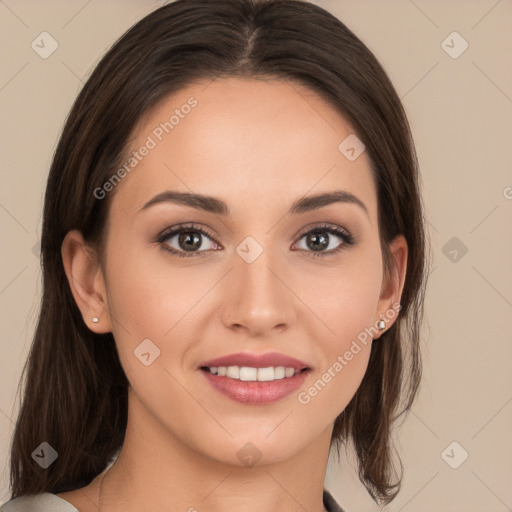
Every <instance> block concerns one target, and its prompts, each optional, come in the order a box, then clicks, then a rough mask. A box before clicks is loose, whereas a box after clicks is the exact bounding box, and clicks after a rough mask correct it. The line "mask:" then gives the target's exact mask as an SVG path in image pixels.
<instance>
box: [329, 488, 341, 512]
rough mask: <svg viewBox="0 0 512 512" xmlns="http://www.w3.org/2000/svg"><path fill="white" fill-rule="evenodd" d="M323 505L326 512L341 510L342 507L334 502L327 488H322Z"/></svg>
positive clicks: (338, 511) (339, 511)
mask: <svg viewBox="0 0 512 512" xmlns="http://www.w3.org/2000/svg"><path fill="white" fill-rule="evenodd" d="M324 507H325V510H327V512H343V509H342V508H341V507H340V506H339V505H338V504H337V503H336V500H335V499H334V498H333V497H332V495H331V493H330V492H329V491H328V490H327V489H324Z"/></svg>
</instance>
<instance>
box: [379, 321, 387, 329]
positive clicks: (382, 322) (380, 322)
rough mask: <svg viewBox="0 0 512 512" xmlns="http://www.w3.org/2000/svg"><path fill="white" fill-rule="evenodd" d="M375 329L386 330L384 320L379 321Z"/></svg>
mask: <svg viewBox="0 0 512 512" xmlns="http://www.w3.org/2000/svg"><path fill="white" fill-rule="evenodd" d="M377 327H378V328H379V329H380V330H381V331H383V330H384V329H385V328H386V321H385V320H379V323H378V324H377Z"/></svg>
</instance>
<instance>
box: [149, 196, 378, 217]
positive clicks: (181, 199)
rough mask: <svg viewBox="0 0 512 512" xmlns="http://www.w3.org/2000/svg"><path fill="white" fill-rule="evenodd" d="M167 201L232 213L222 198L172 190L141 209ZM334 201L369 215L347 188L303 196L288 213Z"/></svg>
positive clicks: (220, 212) (295, 213)
mask: <svg viewBox="0 0 512 512" xmlns="http://www.w3.org/2000/svg"><path fill="white" fill-rule="evenodd" d="M165 202H171V203H176V204H182V205H185V206H190V207H192V208H195V209H196V210H204V211H206V212H210V213H214V214H217V215H225V216H229V215H231V213H230V210H229V207H228V205H227V204H226V203H225V202H224V201H222V200H221V199H217V198H215V197H212V196H206V195H202V194H192V193H189V192H177V191H171V190H167V191H165V192H162V193H161V194H158V195H156V196H155V197H153V198H152V199H150V200H149V201H148V202H147V203H145V204H144V206H143V207H142V208H141V211H142V210H146V209H148V208H150V207H151V206H154V205H156V204H159V203H165ZM333 203H349V204H354V205H357V206H359V207H360V208H361V209H362V210H363V211H364V212H365V213H366V215H367V216H368V217H369V214H368V209H367V208H366V205H365V204H364V203H363V202H362V201H361V200H360V199H358V198H357V197H356V196H354V195H353V194H351V193H350V192H347V191H345V190H335V191H333V192H326V193H323V194H316V195H313V196H307V197H302V198H301V199H298V200H297V201H295V202H294V203H293V204H292V205H291V207H290V209H289V210H288V212H287V213H289V214H291V215H297V214H301V213H306V212H310V211H313V210H318V209H320V208H323V207H324V206H328V205H330V204H333Z"/></svg>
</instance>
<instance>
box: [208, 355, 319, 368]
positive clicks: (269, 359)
mask: <svg viewBox="0 0 512 512" xmlns="http://www.w3.org/2000/svg"><path fill="white" fill-rule="evenodd" d="M218 366H248V367H251V368H267V367H269V366H273V367H278V366H284V367H286V368H294V369H295V370H299V371H300V370H304V369H311V368H310V366H308V364H306V363H305V362H303V361H300V360H299V359H296V358H294V357H290V356H287V355H284V354H279V353H277V352H269V353H267V354H248V353H246V352H245V353H244V352H240V353H238V354H230V355H227V356H223V357H218V358H217V359H210V360H208V361H204V362H203V363H201V364H200V365H199V367H198V369H199V368H204V367H208V368H211V367H218Z"/></svg>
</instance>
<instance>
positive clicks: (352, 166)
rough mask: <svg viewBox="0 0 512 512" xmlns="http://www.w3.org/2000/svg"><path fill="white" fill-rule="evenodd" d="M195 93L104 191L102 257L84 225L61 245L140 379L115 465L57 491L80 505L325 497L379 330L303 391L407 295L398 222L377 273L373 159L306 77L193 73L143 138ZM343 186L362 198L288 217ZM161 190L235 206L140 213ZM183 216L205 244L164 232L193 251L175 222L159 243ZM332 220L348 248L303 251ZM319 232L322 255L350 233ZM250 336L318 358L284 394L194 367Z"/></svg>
mask: <svg viewBox="0 0 512 512" xmlns="http://www.w3.org/2000/svg"><path fill="white" fill-rule="evenodd" d="M191 96H193V97H194V98H196V99H197V101H198V105H197V106H196V107H195V108H194V109H193V110H192V111H191V112H190V114H188V115H187V116H185V117H184V119H181V120H180V123H179V124H178V125H177V126H175V128H174V129H173V131H172V132H170V133H169V134H166V135H165V137H164V139H163V140H162V141H161V142H159V143H158V146H157V147H156V148H154V149H153V150H151V152H150V154H149V155H148V156H146V157H145V158H144V159H143V160H142V161H141V162H140V163H139V164H138V165H137V167H136V168H135V169H134V170H133V171H131V173H130V174H129V175H127V176H126V177H125V178H124V179H123V180H122V182H121V183H120V184H119V185H118V186H117V188H116V190H115V191H114V192H111V193H114V194H115V195H114V197H113V202H112V206H111V210H110V213H109V219H108V236H107V242H106V251H105V255H106V256H105V259H104V261H100V258H99V257H96V256H97V255H95V253H94V250H93V249H92V248H90V247H87V244H86V243H85V241H84V240H83V238H82V236H81V234H80V232H78V231H71V232H70V233H68V235H67V236H66V238H65V240H64V242H63V244H62V257H63V262H64V267H65V270H66V274H67V276H68V279H69V283H70V287H71V290H72V292H73V295H74V297H75V300H76V302H77V304H78V306H79V308H80V310H81V312H82V315H83V319H84V322H85V323H86V324H87V325H88V326H89V328H90V329H91V330H93V331H94V332H97V333H104V332H110V331H112V332H113V334H114V337H115V341H116V345H117V348H118V351H119V355H120V359H121V363H122V365H123V368H124V369H125V372H126V374H127V376H128V379H129V381H130V384H131V387H130V389H129V418H128V426H127V432H126V438H125V443H124V446H123V449H122V451H121V454H120V456H119V458H118V459H117V462H116V463H115V464H114V466H112V468H111V469H110V470H109V471H108V472H106V473H103V474H101V475H99V476H98V477H97V478H96V479H95V480H94V481H93V482H92V483H91V484H90V485H88V486H87V487H84V488H82V489H79V490H76V491H71V492H66V493H62V494H60V495H59V496H60V497H62V498H63V499H65V500H67V501H69V502H70V503H72V504H73V505H74V506H75V507H77V508H78V509H79V510H81V511H83V512H84V511H85V512H88V511H97V510H98V508H100V509H101V510H102V511H108V512H111V511H118V510H119V511H121V510H123V511H125V512H126V511H128V512H130V511H135V510H172V511H174V510H176V511H177V510H181V511H190V512H192V511H193V510H197V511H199V512H200V511H201V510H209V511H211V512H220V511H222V512H234V511H238V510H245V511H248V512H251V511H254V512H256V511H257V512H260V511H261V510H267V511H276V512H277V511H282V510H303V509H305V510H308V511H312V512H313V511H315V512H320V511H323V510H324V507H323V503H322V490H323V484H324V478H325V473H326V467H327V460H328V455H329V446H330V439H331V434H332V429H333V425H334V420H335V419H336V417H337V416H338V415H339V414H340V413H341V412H342V411H343V409H344V408H345V407H346V406H347V404H348V403H349V401H350V400H351V398H352V397H353V395H354V393H355V392H356V390H357V388H358V386H359V384H360V383H361V380H362V378H363V376H364V373H365V371H366V368H367V364H368V359H369V356H370V351H371V344H372V341H371V340H370V341H369V342H368V343H367V345H366V346H363V345H362V344H360V345H361V351H360V352H358V353H357V355H355V356H354V358H353V359H352V360H351V361H350V362H349V363H348V364H347V365H346V366H345V367H344V368H343V370H342V371H341V372H338V373H335V375H336V376H335V377H333V378H332V379H331V381H330V382H329V383H328V384H327V385H326V386H325V387H324V389H322V391H321V392H319V393H318V394H317V396H315V397H313V398H311V401H310V402H309V403H308V404H305V405H304V404H301V403H299V401H298V399H297V395H298V393H299V392H300V391H304V390H307V389H308V388H310V387H311V386H312V385H313V383H314V382H315V381H317V379H319V378H320V377H321V375H322V374H323V373H324V372H325V371H327V369H328V368H329V367H332V366H333V364H334V362H335V361H336V360H337V357H338V356H339V355H343V354H344V353H345V352H346V351H347V350H349V348H350V346H351V343H352V342H353V340H355V339H356V337H357V335H358V334H359V333H361V332H362V331H364V329H365V328H368V327H370V326H374V325H375V324H376V321H378V320H379V319H380V318H381V315H384V314H385V313H386V311H388V310H391V309H392V305H393V304H394V303H396V302H399V300H400V296H401V293H402V289H403V283H404V279H405V267H406V261H407V243H406V241H405V239H404V238H403V237H402V236H399V237H397V238H396V239H395V240H394V241H393V243H392V244H391V246H390V247H391V250H392V254H393V257H394V261H395V265H396V267H395V272H394V273H393V276H392V277H391V278H390V279H388V280H385V279H384V274H383V265H382V255H381V252H380V246H379V243H380V241H379V233H378V217H377V194H376V188H375V184H374V182H373V179H372V176H371V173H370V161H369V159H368V156H367V154H366V152H363V153H362V154H361V155H360V156H359V157H358V158H357V159H356V160H355V161H349V160H348V159H347V158H346V157H345V156H344V155H343V154H342V153H341V152H340V151H339V150H338V146H339V144H340V142H341V141H342V140H343V139H345V138H346V137H347V136H348V135H349V134H352V133H355V131H354V129H353V128H352V127H351V126H350V124H349V123H348V122H347V121H346V120H345V119H344V118H343V117H341V116H340V115H339V114H338V113H337V112H336V111H335V110H334V109H333V108H332V107H331V106H330V105H329V104H327V103H326V102H325V101H324V100H322V99H321V98H319V97H318V96H317V95H316V94H314V92H312V91H311V90H309V89H306V88H304V87H301V86H299V85H297V84H292V83H291V82H286V81H283V80H281V81H279V80H275V81H269V80H254V79H253V80H245V79H238V78H236V79H235V78H230V79H217V80H215V81H213V82H212V83H208V82H205V83H197V84H194V85H191V86H189V87H187V88H186V89H183V90H181V91H180V92H178V93H175V94H174V95H172V96H170V97H168V98H166V99H165V100H164V101H163V102H161V103H160V104H158V105H157V106H156V107H155V108H154V109H153V110H152V111H150V112H148V113H147V114H146V115H145V116H144V118H143V119H142V120H141V122H140V123H139V125H138V126H137V128H136V130H135V132H134V136H133V149H137V148H140V147H141V146H142V145H143V144H144V142H145V141H146V139H147V136H148V135H149V134H151V133H152V130H154V128H155V127H156V126H158V125H159V124H160V123H161V122H162V121H164V120H167V119H168V118H169V115H170V114H169V113H172V112H173V111H174V110H175V109H176V108H179V107H180V106H181V105H183V104H184V103H186V101H187V99H188V98H190V97H191ZM340 189H341V190H345V191H348V192H350V193H352V194H354V195H355V196H357V198H359V199H360V200H361V201H362V202H363V203H364V204H365V205H366V208H367V210H368V213H365V211H364V210H363V209H362V208H360V207H359V206H357V205H355V204H352V203H333V204H330V205H328V206H325V207H323V208H321V209H319V210H317V211H311V212H306V213H301V214H298V215H287V214H286V212H287V211H288V208H289V206H290V205H291V204H292V203H293V202H294V201H295V200H297V199H300V198H302V197H303V196H305V195H308V196H309V195H314V194H317V193H320V192H329V191H334V190H340ZM166 190H177V191H182V192H195V193H201V194H207V195H209V196H213V197H216V198H219V199H222V200H224V201H225V202H226V203H227V204H228V206H229V208H230V210H231V211H232V215H231V216H225V217H224V216H222V215H217V214H213V213H209V212H205V211H199V210H196V209H194V208H191V207H190V206H185V205H180V204H175V203H171V202H167V203H160V204H157V205H155V206H153V207H150V208H147V209H145V210H143V211H140V209H141V208H142V206H143V205H144V204H145V203H146V202H147V201H149V200H150V199H151V198H153V197H154V196H156V195H157V194H160V193H162V192H164V191H166ZM191 222H193V223H194V224H196V225H198V226H200V227H202V228H205V229H206V230H207V231H209V232H211V233H212V234H213V235H214V236H213V237H212V238H208V237H201V235H200V234H198V235H197V236H200V240H201V241H202V245H201V247H200V249H199V252H203V251H204V252H203V254H204V255H205V256H204V257H195V256H192V257H188V258H180V257H179V256H176V255H172V254H170V253H169V252H166V251H165V250H164V248H163V247H164V245H165V244H167V246H169V245H171V247H173V248H175V249H176V250H181V251H182V252H185V250H186V248H185V249H184V248H183V244H182V245H179V243H178V242H179V237H178V236H174V237H173V238H172V239H168V240H167V241H166V242H164V243H161V244H159V243H156V242H155V241H154V240H155V238H156V237H157V236H158V234H160V233H161V232H162V231H163V230H164V229H165V228H168V227H170V226H174V225H177V224H179V223H191ZM322 223H328V224H330V225H333V226H338V227H341V228H345V229H346V230H348V231H349V232H350V233H351V234H353V235H354V236H356V237H357V241H356V243H355V245H352V246H349V245H345V246H344V248H343V249H342V250H341V251H339V252H338V253H336V254H331V255H325V256H323V257H311V255H312V254H316V253H314V250H313V249H312V246H311V245H308V244H307V237H305V236H303V235H304V234H305V233H307V232H308V231H309V230H311V229H312V228H314V227H316V226H317V225H318V224H322ZM247 236H251V237H253V238H254V239H255V240H256V241H257V242H258V243H259V244H260V246H261V247H262V249H263V252H262V254H261V255H260V256H259V257H258V258H257V259H256V260H255V261H253V262H252V263H247V262H246V261H245V260H244V259H242V258H241V257H240V256H239V255H238V253H237V252H236V248H237V246H239V245H240V244H241V242H242V241H243V240H244V239H245V238H246V237H247ZM324 236H328V237H329V247H328V249H324V252H328V251H330V250H331V249H334V248H336V247H338V246H340V245H342V244H344V242H343V240H342V239H340V238H338V237H337V236H335V235H330V234H328V233H327V234H325V235H324ZM215 244H218V245H215ZM219 247H220V248H219ZM308 253H309V255H310V256H308V255H307V254H308ZM187 254H190V253H187ZM95 316H98V317H99V322H98V323H93V322H92V318H93V317H95ZM395 318H396V317H395ZM394 320H395V319H391V320H389V321H387V328H389V327H390V326H391V324H392V323H393V321H394ZM376 337H379V335H377V336H376ZM146 338H149V339H150V340H152V342H153V343H154V344H155V345H156V346H157V347H158V348H159V350H160V351H161V352H160V356H159V357H158V358H157V359H155V360H154V362H153V363H152V364H151V365H149V366H145V365H143V364H142V363H141V362H140V360H139V359H138V358H136V357H135V356H134V349H135V348H136V347H137V346H138V345H139V344H140V343H141V341H142V340H144V339H146ZM375 342H376V343H378V342H379V341H375ZM242 351H246V352H251V353H266V352H274V351H275V352H281V353H284V354H286V355H290V356H292V357H296V358H298V359H300V360H302V361H304V362H306V363H307V364H308V365H309V366H310V367H311V368H312V372H311V373H310V374H309V375H308V376H307V378H306V381H305V382H304V385H303V386H301V388H300V389H299V390H297V391H296V392H293V393H292V394H291V395H289V396H287V397H286V398H284V399H282V400H279V401H277V402H274V403H272V404H266V405H249V404H242V403H239V402H236V401H234V400H231V399H229V398H227V397H225V396H224V395H222V394H220V393H219V392H218V391H216V390H215V389H214V388H213V387H212V386H210V385H209V383H208V382H207V381H206V379H205V378H204V375H203V374H202V373H201V371H200V370H198V369H197V367H198V366H199V365H200V364H201V362H203V361H205V360H207V359H213V358H216V357H219V356H222V355H227V354H231V353H234V352H242ZM248 442H251V443H252V444H253V445H255V446H256V447H257V449H258V450H259V452H260V453H261V459H260V460H259V461H258V462H257V463H256V464H255V465H254V466H251V467H247V466H245V465H244V463H243V462H242V461H241V460H240V459H239V458H238V457H237V452H238V451H239V450H240V449H241V448H242V447H244V445H246V443H248ZM100 487H102V489H101V496H100ZM192 507H194V508H192ZM301 507H303V509H302V508H301Z"/></svg>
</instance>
